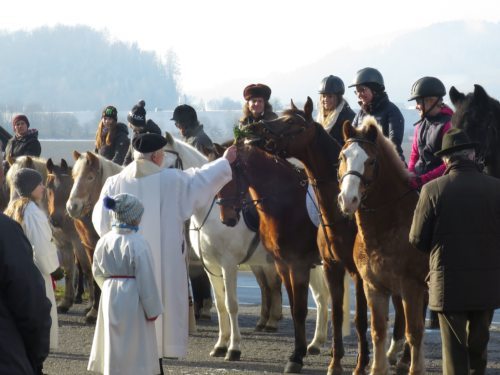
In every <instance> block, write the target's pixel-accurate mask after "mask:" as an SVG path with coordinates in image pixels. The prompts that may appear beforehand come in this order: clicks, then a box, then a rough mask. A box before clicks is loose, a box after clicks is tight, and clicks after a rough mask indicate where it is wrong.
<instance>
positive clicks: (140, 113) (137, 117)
mask: <svg viewBox="0 0 500 375" xmlns="http://www.w3.org/2000/svg"><path fill="white" fill-rule="evenodd" d="M144 107H146V102H145V101H144V100H141V101H140V102H139V103H137V104H136V105H134V107H133V108H132V109H131V110H130V112H129V113H128V115H127V120H128V122H129V123H131V124H132V125H134V126H137V127H139V128H143V127H145V126H146V109H145V108H144Z"/></svg>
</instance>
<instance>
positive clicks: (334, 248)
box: [245, 98, 404, 374]
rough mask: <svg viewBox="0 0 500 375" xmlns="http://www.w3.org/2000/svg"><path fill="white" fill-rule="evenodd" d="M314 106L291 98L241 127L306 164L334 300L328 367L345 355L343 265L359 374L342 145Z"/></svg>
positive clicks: (361, 340)
mask: <svg viewBox="0 0 500 375" xmlns="http://www.w3.org/2000/svg"><path fill="white" fill-rule="evenodd" d="M312 110H313V104H312V100H311V99H310V98H308V99H307V102H306V104H305V106H304V110H303V111H302V110H299V109H298V108H297V107H296V106H295V105H294V104H293V102H292V108H291V109H289V110H286V111H284V112H283V114H282V116H281V117H279V118H278V119H276V120H273V121H265V122H260V123H256V124H252V125H248V126H247V127H246V128H245V131H246V132H247V133H249V136H250V139H251V141H252V142H255V143H259V144H260V146H261V147H264V148H266V149H267V150H269V151H270V152H273V153H277V154H280V155H282V156H285V157H295V158H297V159H299V160H300V161H302V162H303V163H304V165H305V168H306V173H307V175H308V178H309V182H310V183H311V184H312V185H313V187H314V190H315V192H316V196H317V198H318V202H319V206H320V214H321V229H320V230H319V231H318V243H319V245H320V246H319V248H320V252H321V256H322V258H323V267H324V269H325V274H326V275H327V280H328V285H329V286H330V293H331V296H332V301H333V304H334V307H333V309H332V320H333V322H334V330H333V335H334V337H333V358H332V361H331V363H330V365H329V368H328V373H329V374H341V373H342V365H341V359H342V357H343V356H344V347H343V341H342V335H341V333H340V330H338V329H336V327H338V326H339V325H341V323H338V321H339V320H341V319H342V314H340V311H341V309H342V305H341V304H342V299H343V294H344V288H343V284H342V283H341V282H340V280H339V279H338V276H337V275H338V274H339V272H342V271H341V270H343V269H344V268H345V269H347V271H348V272H349V273H350V275H351V277H352V278H353V281H354V285H355V290H356V315H355V327H356V332H357V335H358V357H357V364H356V369H355V370H354V373H355V374H363V373H364V372H365V368H366V366H367V365H368V362H369V350H368V341H367V338H366V331H367V326H368V322H367V303H366V297H365V294H364V288H363V279H362V278H361V276H360V274H359V272H358V270H357V267H356V264H355V262H354V257H353V246H354V241H355V238H356V233H357V227H356V223H355V221H354V220H352V219H349V218H348V217H346V216H345V215H344V214H343V213H342V212H341V210H340V208H339V207H338V204H337V196H338V194H339V192H340V189H339V186H338V182H337V167H338V157H339V155H340V150H341V147H340V145H339V144H338V142H336V141H335V140H334V139H333V138H332V137H330V136H329V135H328V134H327V133H326V131H325V130H324V129H323V127H322V126H321V125H320V124H318V123H316V122H315V121H314V120H313V117H312ZM250 134H251V135H250ZM393 302H394V307H395V309H396V320H395V323H394V334H393V342H392V344H391V348H390V349H389V352H388V355H389V357H390V358H391V362H393V363H394V362H395V361H396V358H397V352H398V351H399V350H400V349H401V347H402V344H403V341H404V338H403V336H404V332H403V331H404V314H403V312H402V303H401V300H400V298H397V297H396V298H394V300H393ZM336 322H337V323H336Z"/></svg>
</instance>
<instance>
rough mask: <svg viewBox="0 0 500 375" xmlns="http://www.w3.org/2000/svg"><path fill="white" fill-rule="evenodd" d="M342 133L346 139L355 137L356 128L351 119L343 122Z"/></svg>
mask: <svg viewBox="0 0 500 375" xmlns="http://www.w3.org/2000/svg"><path fill="white" fill-rule="evenodd" d="M342 133H343V135H344V141H347V140H348V139H349V138H353V135H354V128H353V126H352V125H351V122H350V121H349V120H345V121H344V123H343V124H342Z"/></svg>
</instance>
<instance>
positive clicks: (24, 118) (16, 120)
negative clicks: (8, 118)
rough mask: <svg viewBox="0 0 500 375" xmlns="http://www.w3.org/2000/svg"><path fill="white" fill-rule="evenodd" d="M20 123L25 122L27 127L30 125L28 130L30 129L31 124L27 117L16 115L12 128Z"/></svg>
mask: <svg viewBox="0 0 500 375" xmlns="http://www.w3.org/2000/svg"><path fill="white" fill-rule="evenodd" d="M18 121H24V122H25V123H26V125H28V128H29V127H30V122H29V120H28V117H26V115H15V116H14V118H13V119H12V126H14V125H16V123H17V122H18Z"/></svg>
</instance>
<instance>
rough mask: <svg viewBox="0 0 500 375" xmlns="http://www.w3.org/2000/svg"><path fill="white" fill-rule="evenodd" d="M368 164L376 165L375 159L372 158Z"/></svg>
mask: <svg viewBox="0 0 500 375" xmlns="http://www.w3.org/2000/svg"><path fill="white" fill-rule="evenodd" d="M368 165H369V166H370V167H372V166H374V165H375V159H370V161H368Z"/></svg>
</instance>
